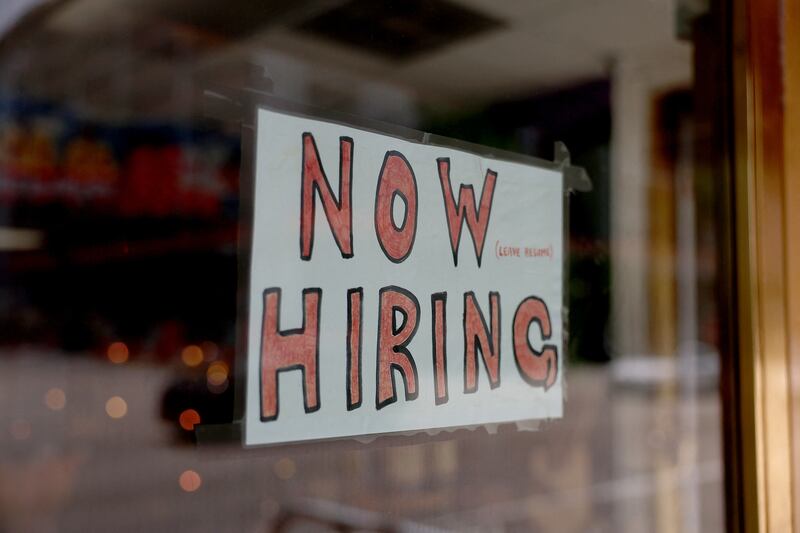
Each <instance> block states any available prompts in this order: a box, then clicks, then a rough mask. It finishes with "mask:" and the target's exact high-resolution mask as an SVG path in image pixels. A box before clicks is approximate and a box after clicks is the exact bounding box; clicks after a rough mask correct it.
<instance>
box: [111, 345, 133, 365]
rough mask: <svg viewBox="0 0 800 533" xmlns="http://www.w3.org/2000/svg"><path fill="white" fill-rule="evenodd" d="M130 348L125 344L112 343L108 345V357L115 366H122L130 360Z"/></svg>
mask: <svg viewBox="0 0 800 533" xmlns="http://www.w3.org/2000/svg"><path fill="white" fill-rule="evenodd" d="M128 355H129V353H128V347H127V346H126V345H125V343H124V342H112V343H111V344H109V345H108V350H107V351H106V356H108V360H109V361H111V362H112V363H114V364H115V365H120V364H122V363H124V362H125V361H127V360H128Z"/></svg>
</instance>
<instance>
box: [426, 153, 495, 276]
mask: <svg viewBox="0 0 800 533" xmlns="http://www.w3.org/2000/svg"><path fill="white" fill-rule="evenodd" d="M436 163H437V166H438V167H439V182H440V183H441V185H442V196H444V208H445V214H446V215H447V229H448V230H449V232H450V248H451V249H452V250H453V264H455V266H458V248H459V245H460V243H461V229H462V228H463V226H464V219H466V221H467V229H468V230H469V233H470V235H471V236H472V246H473V248H474V249H475V257H476V258H477V260H478V268H480V266H481V259H482V258H483V245H484V243H485V242H486V233H487V229H488V228H489V217H490V216H491V214H492V200H493V199H494V186H495V183H496V182H497V172H495V171H493V170H491V169H489V170H487V171H486V177H485V178H484V180H483V190H482V191H481V201H480V209H479V210H478V209H476V208H475V191H474V190H473V188H472V185H461V187H459V189H458V203H456V201H455V199H454V198H453V188H452V186H451V185H450V158H449V157H440V158H438V159H437V160H436Z"/></svg>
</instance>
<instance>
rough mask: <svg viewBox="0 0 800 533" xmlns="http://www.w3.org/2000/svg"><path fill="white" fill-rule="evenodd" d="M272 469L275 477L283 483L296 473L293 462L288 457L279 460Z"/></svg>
mask: <svg viewBox="0 0 800 533" xmlns="http://www.w3.org/2000/svg"><path fill="white" fill-rule="evenodd" d="M272 469H273V471H274V472H275V475H276V476H278V477H279V478H280V479H282V480H284V481H288V480H290V479H292V478H293V477H294V473H295V472H296V471H297V467H296V466H295V464H294V461H292V460H291V459H289V458H288V457H284V458H282V459H279V460H278V462H276V463H275V465H274V466H273V467H272Z"/></svg>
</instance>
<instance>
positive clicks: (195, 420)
mask: <svg viewBox="0 0 800 533" xmlns="http://www.w3.org/2000/svg"><path fill="white" fill-rule="evenodd" d="M178 422H179V423H180V425H181V427H182V428H183V429H185V430H186V431H192V430H193V429H194V427H195V426H196V425H197V424H199V423H200V413H198V412H197V411H195V410H194V409H186V410H185V411H183V412H182V413H181V416H179V417H178Z"/></svg>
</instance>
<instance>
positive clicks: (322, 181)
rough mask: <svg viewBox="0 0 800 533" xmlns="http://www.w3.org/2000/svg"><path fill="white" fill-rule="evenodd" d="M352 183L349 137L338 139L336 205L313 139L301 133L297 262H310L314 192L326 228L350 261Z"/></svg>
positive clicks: (351, 140) (350, 143) (351, 157)
mask: <svg viewBox="0 0 800 533" xmlns="http://www.w3.org/2000/svg"><path fill="white" fill-rule="evenodd" d="M352 180H353V139H351V138H350V137H340V138H339V200H338V201H337V200H336V198H335V197H334V196H333V189H331V184H330V183H329V182H328V177H327V176H326V175H325V171H324V170H323V168H322V164H321V163H320V160H319V151H318V150H317V144H316V143H315V142H314V136H313V135H311V134H310V133H308V132H306V133H303V168H302V194H301V198H300V258H301V259H303V260H304V261H309V260H310V259H311V250H312V248H313V247H314V221H315V206H316V202H315V199H316V197H315V196H314V193H315V192H316V193H317V194H319V197H320V199H321V200H322V207H323V209H324V210H325V218H327V220H328V225H329V226H330V228H331V232H332V233H333V238H334V239H335V240H336V245H337V246H338V247H339V251H340V252H341V254H342V257H345V258H348V257H353V213H352V210H351V202H352V198H353V193H352V189H351V183H352Z"/></svg>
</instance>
